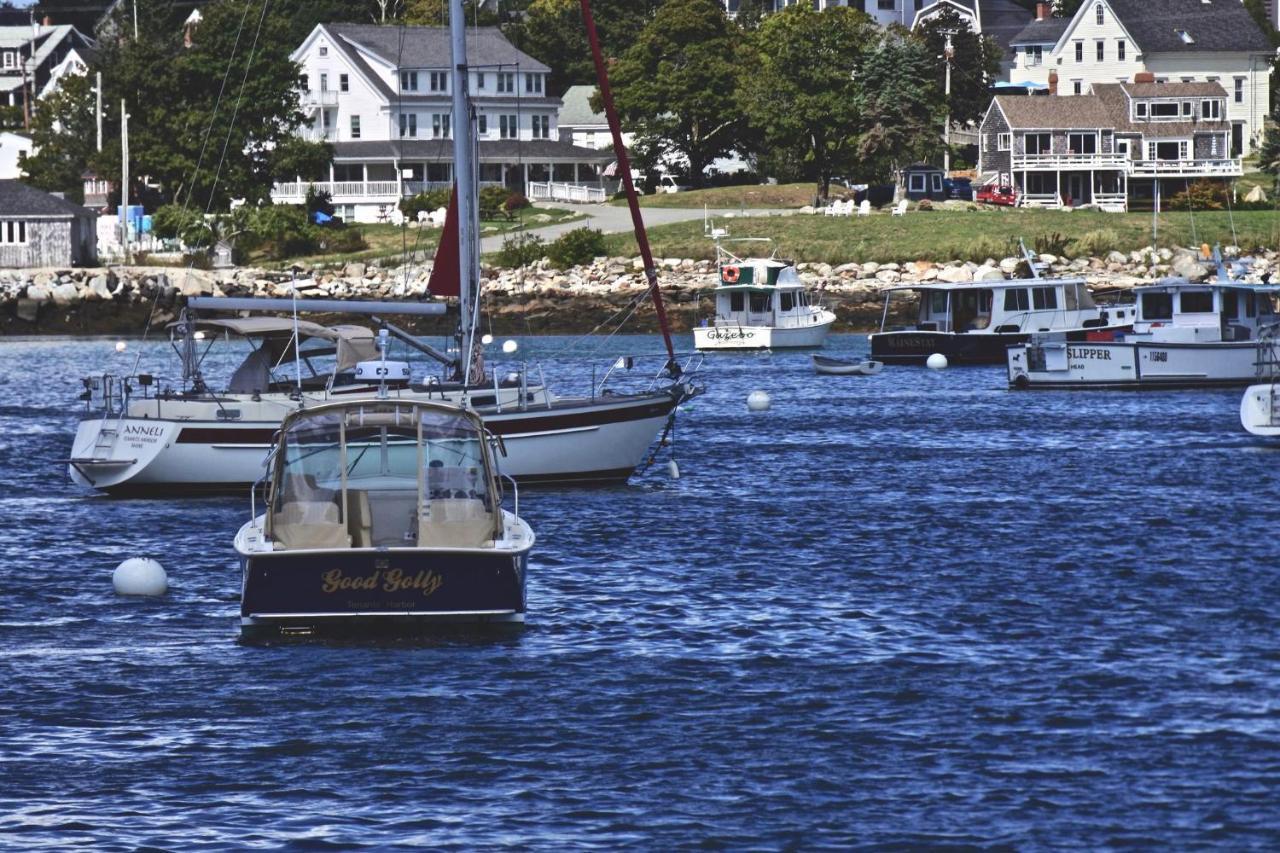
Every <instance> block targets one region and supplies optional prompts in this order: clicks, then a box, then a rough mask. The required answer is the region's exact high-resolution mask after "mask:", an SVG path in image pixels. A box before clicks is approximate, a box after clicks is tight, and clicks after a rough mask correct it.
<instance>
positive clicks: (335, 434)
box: [267, 400, 501, 548]
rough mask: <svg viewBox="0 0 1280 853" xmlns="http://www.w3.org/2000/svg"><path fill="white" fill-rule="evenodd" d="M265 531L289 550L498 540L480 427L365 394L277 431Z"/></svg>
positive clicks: (465, 418) (291, 420)
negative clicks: (368, 398)
mask: <svg viewBox="0 0 1280 853" xmlns="http://www.w3.org/2000/svg"><path fill="white" fill-rule="evenodd" d="M277 442H278V443H277V446H276V450H275V460H274V469H273V472H272V481H271V489H272V491H271V500H270V503H269V508H268V513H267V533H268V535H271V536H273V537H274V538H275V539H276V540H277V541H279V542H281V543H282V544H283V545H284V546H285V547H286V548H298V547H306V548H317V547H319V548H346V547H352V546H354V547H405V546H406V545H409V546H414V545H416V546H417V547H432V546H437V547H457V546H462V547H482V546H483V543H485V542H487V541H491V540H494V539H496V538H499V537H500V536H501V519H500V513H499V512H498V511H497V509H498V505H497V494H496V492H497V487H496V483H495V482H494V475H493V466H492V463H491V460H490V454H489V449H488V440H487V434H486V432H485V428H484V423H483V422H482V421H481V420H480V417H479V416H478V415H476V414H475V413H474V412H472V411H469V410H467V409H463V408H461V407H459V406H453V405H450V404H447V403H430V402H425V401H416V400H409V401H406V400H363V401H351V402H342V403H330V404H326V405H321V406H315V407H313V408H308V409H302V410H299V411H296V412H293V413H291V414H290V415H289V416H288V417H286V418H285V420H284V422H283V424H281V427H280V433H279V438H278V439H277Z"/></svg>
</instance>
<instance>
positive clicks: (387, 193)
mask: <svg viewBox="0 0 1280 853" xmlns="http://www.w3.org/2000/svg"><path fill="white" fill-rule="evenodd" d="M308 187H315V188H316V190H318V191H322V192H327V193H328V194H329V195H330V196H331V197H332V199H333V200H334V201H335V202H344V201H349V200H352V199H374V198H383V199H387V198H389V199H397V198H399V197H400V187H399V185H398V184H397V183H396V182H395V181H303V182H300V183H285V184H276V185H275V186H274V187H272V188H271V197H272V198H274V199H277V200H279V201H285V200H291V199H298V200H299V201H301V200H302V199H305V198H306V197H307V188H308Z"/></svg>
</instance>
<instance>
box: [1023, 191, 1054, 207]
mask: <svg viewBox="0 0 1280 853" xmlns="http://www.w3.org/2000/svg"><path fill="white" fill-rule="evenodd" d="M1018 204H1019V205H1020V206H1022V207H1052V208H1059V207H1062V199H1061V198H1059V197H1058V195H1057V194H1056V193H1023V194H1022V195H1020V196H1018Z"/></svg>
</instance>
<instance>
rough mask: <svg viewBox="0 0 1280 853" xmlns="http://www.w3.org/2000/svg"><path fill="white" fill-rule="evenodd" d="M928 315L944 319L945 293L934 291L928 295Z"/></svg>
mask: <svg viewBox="0 0 1280 853" xmlns="http://www.w3.org/2000/svg"><path fill="white" fill-rule="evenodd" d="M929 315H930V316H932V317H945V316H946V315H947V292H946V291H945V290H935V291H933V292H932V293H930V294H929Z"/></svg>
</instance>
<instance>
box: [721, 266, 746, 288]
mask: <svg viewBox="0 0 1280 853" xmlns="http://www.w3.org/2000/svg"><path fill="white" fill-rule="evenodd" d="M741 275H742V273H741V272H740V271H739V270H738V268H737V267H724V268H723V269H721V270H720V277H721V278H723V279H724V280H725V281H727V282H728V283H729V284H736V283H737V281H738V278H739V277H740V276H741Z"/></svg>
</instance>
